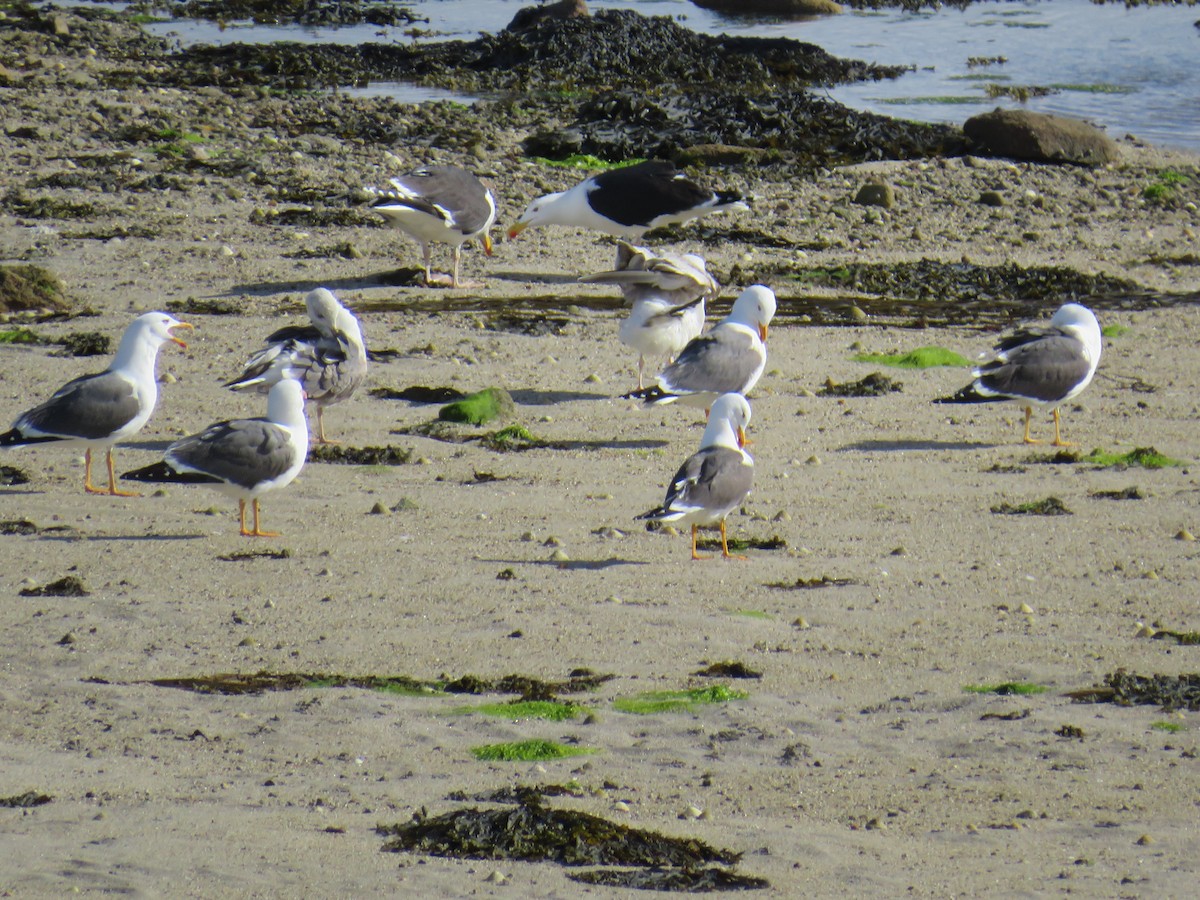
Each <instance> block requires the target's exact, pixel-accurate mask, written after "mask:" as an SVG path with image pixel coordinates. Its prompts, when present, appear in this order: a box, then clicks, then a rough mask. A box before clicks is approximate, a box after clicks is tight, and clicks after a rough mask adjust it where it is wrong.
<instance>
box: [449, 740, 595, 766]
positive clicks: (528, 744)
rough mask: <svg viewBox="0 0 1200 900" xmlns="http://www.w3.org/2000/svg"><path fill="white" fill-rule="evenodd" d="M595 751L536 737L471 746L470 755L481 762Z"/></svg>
mask: <svg viewBox="0 0 1200 900" xmlns="http://www.w3.org/2000/svg"><path fill="white" fill-rule="evenodd" d="M595 752H596V751H595V750H593V749H591V748H590V747H572V746H568V745H567V744H560V743H558V742H557V741H545V740H540V739H537V738H534V739H531V740H527V741H510V742H507V743H503V744H484V745H483V746H481V747H472V748H471V755H472V756H474V757H475V758H476V759H478V760H481V761H483V762H542V761H544V760H548V759H566V758H567V757H571V756H588V755H590V754H592V753H595Z"/></svg>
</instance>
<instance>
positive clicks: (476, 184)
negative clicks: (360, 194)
mask: <svg viewBox="0 0 1200 900" xmlns="http://www.w3.org/2000/svg"><path fill="white" fill-rule="evenodd" d="M390 183H391V187H390V188H384V189H382V190H379V189H376V188H367V190H369V191H371V192H372V193H374V194H376V195H377V196H378V198H379V199H377V200H376V201H375V202H374V203H372V204H371V208H372V209H373V210H374V211H375V212H377V213H379V215H381V216H383V217H384V219H386V220H387V222H388V224H389V225H392V226H394V227H395V228H399V229H400V230H401V231H403V232H405V233H406V234H408V235H411V236H412V237H414V238H416V239H417V240H418V241H420V242H421V253H422V254H423V256H424V260H425V284H427V285H429V284H442V285H446V284H448V285H449V286H450V287H468V286H469V285H466V284H463V283H462V282H461V281H460V280H459V277H458V263H459V256H460V255H461V253H462V245H463V243H464V242H465V241H469V240H471V239H472V238H478V239H479V240H480V242H481V243H482V244H483V252H484V253H486V254H487V255H488V256H491V255H492V239H491V237H489V236H488V229H489V228H491V227H492V223H493V222H495V221H496V198H495V197H494V196H492V192H491V191H490V190H489V189H488V188H487V187H486V186H484V184H483V182H482V181H480V180H479V179H478V178H476V177H475V176H474V175H473V174H472V173H470V172H468V171H467V170H466V169H460V168H459V167H458V166H422V167H421V168H419V169H414V170H413V171H411V172H409V173H408V174H407V175H401V176H399V177H397V178H392V179H391V180H390ZM435 243H436V244H450V245H451V246H453V247H454V272H453V274H452V275H451V276H450V278H449V281H447V280H446V278H445V276H440V277H438V278H434V277H433V275H432V274H431V273H430V271H429V263H430V259H431V258H432V256H433V248H432V247H431V246H430V245H431V244H435Z"/></svg>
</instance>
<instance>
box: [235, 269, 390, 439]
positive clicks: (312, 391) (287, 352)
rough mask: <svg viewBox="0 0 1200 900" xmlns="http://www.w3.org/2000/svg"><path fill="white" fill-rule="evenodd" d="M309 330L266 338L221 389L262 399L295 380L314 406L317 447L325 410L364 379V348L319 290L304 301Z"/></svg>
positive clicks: (350, 323) (291, 329)
mask: <svg viewBox="0 0 1200 900" xmlns="http://www.w3.org/2000/svg"><path fill="white" fill-rule="evenodd" d="M304 305H305V306H306V307H307V308H308V318H309V320H310V321H311V322H312V324H311V325H289V326H287V327H286V328H280V329H279V330H278V331H276V332H275V333H274V334H271V335H270V336H268V337H267V346H266V347H265V348H264V349H262V350H260V351H259V352H258V353H256V354H254V356H252V357H251V358H250V361H249V362H247V363H246V366H245V368H244V370H243V371H242V374H241V375H239V376H238V377H237V378H235V379H233V380H232V381H228V382H226V383H225V387H227V388H232V389H233V390H235V391H238V390H244V389H246V388H254V389H256V390H257V391H258V392H259V393H264V394H265V393H267V392H268V391H269V390H270V389H271V387H272V386H273V385H275V384H278V383H279V382H280V381H282V380H284V379H285V378H296V379H298V380H299V381H300V384H301V385H302V386H303V387H304V392H305V394H307V396H308V399H309V400H312V401H313V402H314V403H315V404H316V406H317V442H318V443H320V444H331V443H337V442H336V441H330V440H329V439H328V438H327V437H325V417H324V416H325V407H326V406H333V405H334V404H335V403H341V402H342V401H343V400H348V399H349V398H350V396H351V395H352V394H353V393H354V392H355V390H357V389H358V386H359V385H360V384H362V383H363V380H364V379H365V378H366V376H367V347H366V344H365V343H364V342H363V336H362V329H361V328H360V327H359V324H358V319H356V318H355V317H354V313H352V312H350V310H348V309H346V307H344V306H343V305H342V304H341V303H339V302H338V299H337V297H335V296H334V295H333V293H332V292H331V291H328V290H326V289H325V288H317V289H316V290H315V291H310V292H309V293H308V295H307V296H306V297H305V298H304Z"/></svg>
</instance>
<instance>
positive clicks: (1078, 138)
mask: <svg viewBox="0 0 1200 900" xmlns="http://www.w3.org/2000/svg"><path fill="white" fill-rule="evenodd" d="M963 131H964V132H966V135H967V137H969V138H970V139H971V140H972V141H974V142H975V143H976V144H978V145H979V146H980V149H981V150H982V151H986V152H988V153H990V154H991V155H993V156H1007V157H1011V158H1012V159H1026V160H1031V161H1033V162H1064V163H1077V164H1079V165H1084V166H1100V165H1103V164H1105V163H1108V162H1112V161H1113V160H1115V159H1116V158H1117V156H1118V150H1117V145H1116V142H1115V141H1113V139H1112V138H1110V137H1109V136H1108V135H1106V134H1105V133H1104V132H1103V131H1101V130H1100V129H1099V128H1096V127H1095V126H1094V125H1089V124H1088V123H1087V122H1081V121H1079V120H1078V119H1067V118H1063V117H1062V116H1050V115H1046V114H1045V113H1035V112H1030V111H1029V110H1026V109H996V110H993V111H992V112H989V113H983V114H981V115H978V116H972V117H971V118H969V119H967V121H966V122H965V123H964V124H963Z"/></svg>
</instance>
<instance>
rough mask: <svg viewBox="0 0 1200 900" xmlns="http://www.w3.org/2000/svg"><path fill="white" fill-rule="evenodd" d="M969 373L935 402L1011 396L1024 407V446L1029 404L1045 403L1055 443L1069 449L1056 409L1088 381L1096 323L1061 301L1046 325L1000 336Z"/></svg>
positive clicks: (1096, 358)
mask: <svg viewBox="0 0 1200 900" xmlns="http://www.w3.org/2000/svg"><path fill="white" fill-rule="evenodd" d="M992 350H993V352H992V353H991V354H985V359H984V361H983V362H981V363H980V364H979V365H978V366H976V367H975V369H974V370H973V371H972V373H971V374H972V375H974V376H975V381H973V382H972V383H971V384H969V385H967V386H966V387H964V388H963V389H962V390H960V391H959V392H958V393H956V394H954V395H953V396H951V397H942V398H940V399H938V400H935V401H934V402H935V403H988V402H994V401H998V400H1015V401H1016V402H1018V403H1020V404H1022V405H1023V406H1024V407H1025V437H1024V441H1025V443H1026V444H1040V443H1041V441H1040V440H1035V439H1034V438H1032V437H1030V436H1029V423H1030V420H1031V419H1032V418H1033V408H1034V407H1035V406H1036V407H1039V408H1047V407H1049V408H1050V409H1051V410H1052V412H1053V416H1054V440H1053V441H1052V444H1053V445H1054V446H1055V447H1070V446H1072V444H1071V443H1070V442H1068V441H1064V440H1063V439H1062V436H1061V433H1060V423H1059V414H1058V408H1059V406H1061V405H1062V404H1063V403H1066V402H1067V401H1068V400H1070V399H1072V398H1073V397H1076V396H1078V395H1079V393H1080V392H1081V391H1082V390H1083V389H1084V388H1086V387H1087V386H1088V385H1089V384H1091V381H1092V376H1094V375H1095V374H1096V366H1097V365H1098V364H1099V363H1100V350H1101V339H1100V323H1099V322H1097V321H1096V316H1095V315H1094V314H1093V313H1092V311H1091V310H1090V309H1088V308H1087V307H1086V306H1081V305H1080V304H1078V303H1067V304H1065V305H1063V306H1060V307H1059V308H1058V311H1057V312H1055V314H1054V316H1053V318H1051V319H1050V325H1049V327H1047V328H1037V327H1026V328H1022V329H1020V330H1018V331H1016V332H1014V333H1013V334H1012V335H1010V336H1008V337H1006V338H1004V339H1002V340H1001V341H1000V342H999V343H998V344H996V345H995V347H993V348H992Z"/></svg>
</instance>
